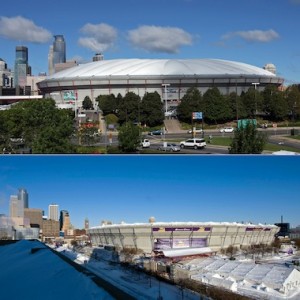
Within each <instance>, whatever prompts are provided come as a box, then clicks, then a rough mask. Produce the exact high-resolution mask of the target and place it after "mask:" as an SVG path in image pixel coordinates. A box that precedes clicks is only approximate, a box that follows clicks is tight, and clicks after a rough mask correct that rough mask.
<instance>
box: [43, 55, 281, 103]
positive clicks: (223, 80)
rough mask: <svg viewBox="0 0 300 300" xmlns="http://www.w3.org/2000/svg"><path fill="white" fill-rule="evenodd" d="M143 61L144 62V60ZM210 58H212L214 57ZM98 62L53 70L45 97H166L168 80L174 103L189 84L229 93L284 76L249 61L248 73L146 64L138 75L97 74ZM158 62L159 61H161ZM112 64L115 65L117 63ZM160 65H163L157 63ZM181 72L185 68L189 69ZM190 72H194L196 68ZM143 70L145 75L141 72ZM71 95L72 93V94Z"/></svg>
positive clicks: (276, 81) (78, 99) (275, 81)
mask: <svg viewBox="0 0 300 300" xmlns="http://www.w3.org/2000/svg"><path fill="white" fill-rule="evenodd" d="M123 61H125V62H126V63H127V64H129V63H128V61H130V60H122V61H120V62H119V64H120V65H122V63H123ZM141 61H142V62H143V60H141ZM207 61H208V62H210V61H213V60H207ZM207 61H206V62H207ZM168 62H171V63H173V62H174V61H173V60H168ZM175 62H176V61H175ZM213 62H214V61H213ZM96 63H98V64H99V63H100V64H99V66H97V67H96V65H95V67H94V69H95V74H93V72H92V70H93V69H92V70H90V71H89V72H87V71H86V72H84V70H85V69H83V67H84V66H82V67H81V68H82V69H83V71H82V74H81V73H80V70H81V69H79V71H78V68H77V69H76V67H74V68H71V69H70V71H69V72H67V71H68V70H66V72H67V73H63V72H64V71H63V72H59V73H57V75H56V74H54V76H53V77H49V78H47V79H46V80H44V81H41V82H39V83H38V86H39V89H40V91H41V92H42V94H43V95H44V96H45V97H51V98H53V99H54V100H55V101H56V102H57V103H58V104H62V103H72V102H75V101H76V105H77V106H78V107H80V106H81V105H82V101H83V99H84V98H85V97H86V96H89V97H90V98H91V99H92V101H95V99H96V98H97V97H98V96H99V95H109V94H114V95H118V94H119V93H120V94H121V95H122V96H125V94H126V93H127V92H134V93H136V94H137V95H139V96H140V97H143V96H144V94H145V93H147V92H148V93H149V92H155V91H156V92H158V93H159V94H160V96H161V98H162V99H163V100H165V88H164V86H163V85H164V84H168V85H169V86H168V87H167V100H168V102H169V103H170V104H171V105H172V103H173V104H174V106H176V105H177V104H178V102H179V101H180V99H181V98H182V97H183V96H184V95H185V93H186V91H187V89H188V88H190V87H197V88H198V89H199V90H200V91H201V93H202V94H203V93H205V92H206V91H207V90H208V89H209V88H212V87H217V88H219V90H220V92H221V93H222V94H230V93H231V92H236V93H238V94H240V93H241V92H243V91H244V92H246V91H247V90H248V89H249V88H250V87H253V83H259V85H257V86H256V87H257V89H258V90H263V89H264V88H265V87H266V86H267V85H269V84H273V85H276V86H281V85H282V84H283V79H282V78H279V77H277V76H275V75H274V74H271V73H269V72H263V71H261V70H260V69H259V68H256V67H253V66H250V65H246V66H249V68H251V67H253V70H254V71H253V72H252V69H251V72H250V73H249V71H247V72H246V71H245V73H243V72H240V71H241V69H238V70H237V71H236V73H235V72H233V71H232V70H230V71H228V73H227V70H226V69H224V71H223V72H220V71H219V70H218V72H215V73H214V72H213V70H212V73H211V74H210V73H208V74H201V73H200V72H199V73H197V74H196V73H195V74H190V73H181V70H180V68H178V69H176V70H175V71H177V72H174V71H173V70H172V72H173V73H172V74H169V73H170V70H168V69H167V71H166V73H159V72H160V71H161V70H157V72H153V69H150V71H149V73H148V69H147V68H146V67H145V69H143V72H144V73H143V72H139V74H138V75H137V74H135V73H134V72H133V73H130V69H129V70H128V74H126V73H127V71H123V73H122V75H120V74H113V73H111V74H110V72H109V70H108V72H107V73H104V72H102V71H101V74H100V75H99V74H97V70H98V69H100V70H101V63H107V61H102V62H96ZM112 63H113V62H112V61H111V62H108V64H112ZM156 63H157V64H158V63H159V62H156ZM202 63H203V62H202ZM214 63H215V62H214ZM228 63H230V66H231V65H233V66H235V64H236V65H237V66H239V67H240V65H239V64H238V63H235V62H228ZM87 65H89V66H90V68H91V67H92V66H93V65H91V64H87ZM113 66H114V67H115V65H113ZM158 66H160V65H159V64H158ZM86 68H87V67H86ZM128 68H129V67H128ZM240 68H241V67H240ZM72 69H74V72H72ZM102 69H103V67H102ZM108 69H109V68H108ZM206 71H207V70H206ZM242 71H243V70H242ZM119 72H120V71H119ZM168 72H169V73H168ZM182 72H186V70H185V71H182ZM191 72H193V70H192V71H191ZM60 73H61V75H60ZM120 73H121V72H120ZM141 73H143V74H144V75H141ZM175 73H176V74H175ZM70 95H72V97H70Z"/></svg>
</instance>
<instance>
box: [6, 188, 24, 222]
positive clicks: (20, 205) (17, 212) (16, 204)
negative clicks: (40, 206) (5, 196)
mask: <svg viewBox="0 0 300 300" xmlns="http://www.w3.org/2000/svg"><path fill="white" fill-rule="evenodd" d="M24 208H28V193H27V191H26V189H24V188H20V189H19V192H18V195H11V196H10V205H9V210H10V217H12V218H16V217H21V218H23V217H24Z"/></svg>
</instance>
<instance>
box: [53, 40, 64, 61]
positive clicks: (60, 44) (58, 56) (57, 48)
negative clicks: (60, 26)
mask: <svg viewBox="0 0 300 300" xmlns="http://www.w3.org/2000/svg"><path fill="white" fill-rule="evenodd" d="M54 38H55V40H54V43H53V64H54V65H55V64H59V63H65V62H66V43H65V39H64V36H63V35H55V36H54Z"/></svg>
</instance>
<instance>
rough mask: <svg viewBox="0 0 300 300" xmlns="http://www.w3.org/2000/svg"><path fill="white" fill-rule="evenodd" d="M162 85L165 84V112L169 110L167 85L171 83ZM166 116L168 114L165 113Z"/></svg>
mask: <svg viewBox="0 0 300 300" xmlns="http://www.w3.org/2000/svg"><path fill="white" fill-rule="evenodd" d="M161 86H163V87H164V88H165V102H166V108H165V109H166V110H165V112H166V113H167V112H168V93H167V87H168V86H170V83H163V84H162V85H161ZM165 116H166V114H165Z"/></svg>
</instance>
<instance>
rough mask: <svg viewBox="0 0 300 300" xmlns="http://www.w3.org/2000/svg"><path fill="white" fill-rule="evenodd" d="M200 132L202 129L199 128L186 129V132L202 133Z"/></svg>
mask: <svg viewBox="0 0 300 300" xmlns="http://www.w3.org/2000/svg"><path fill="white" fill-rule="evenodd" d="M202 132H203V130H202V129H201V128H196V129H190V130H188V133H202Z"/></svg>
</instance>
